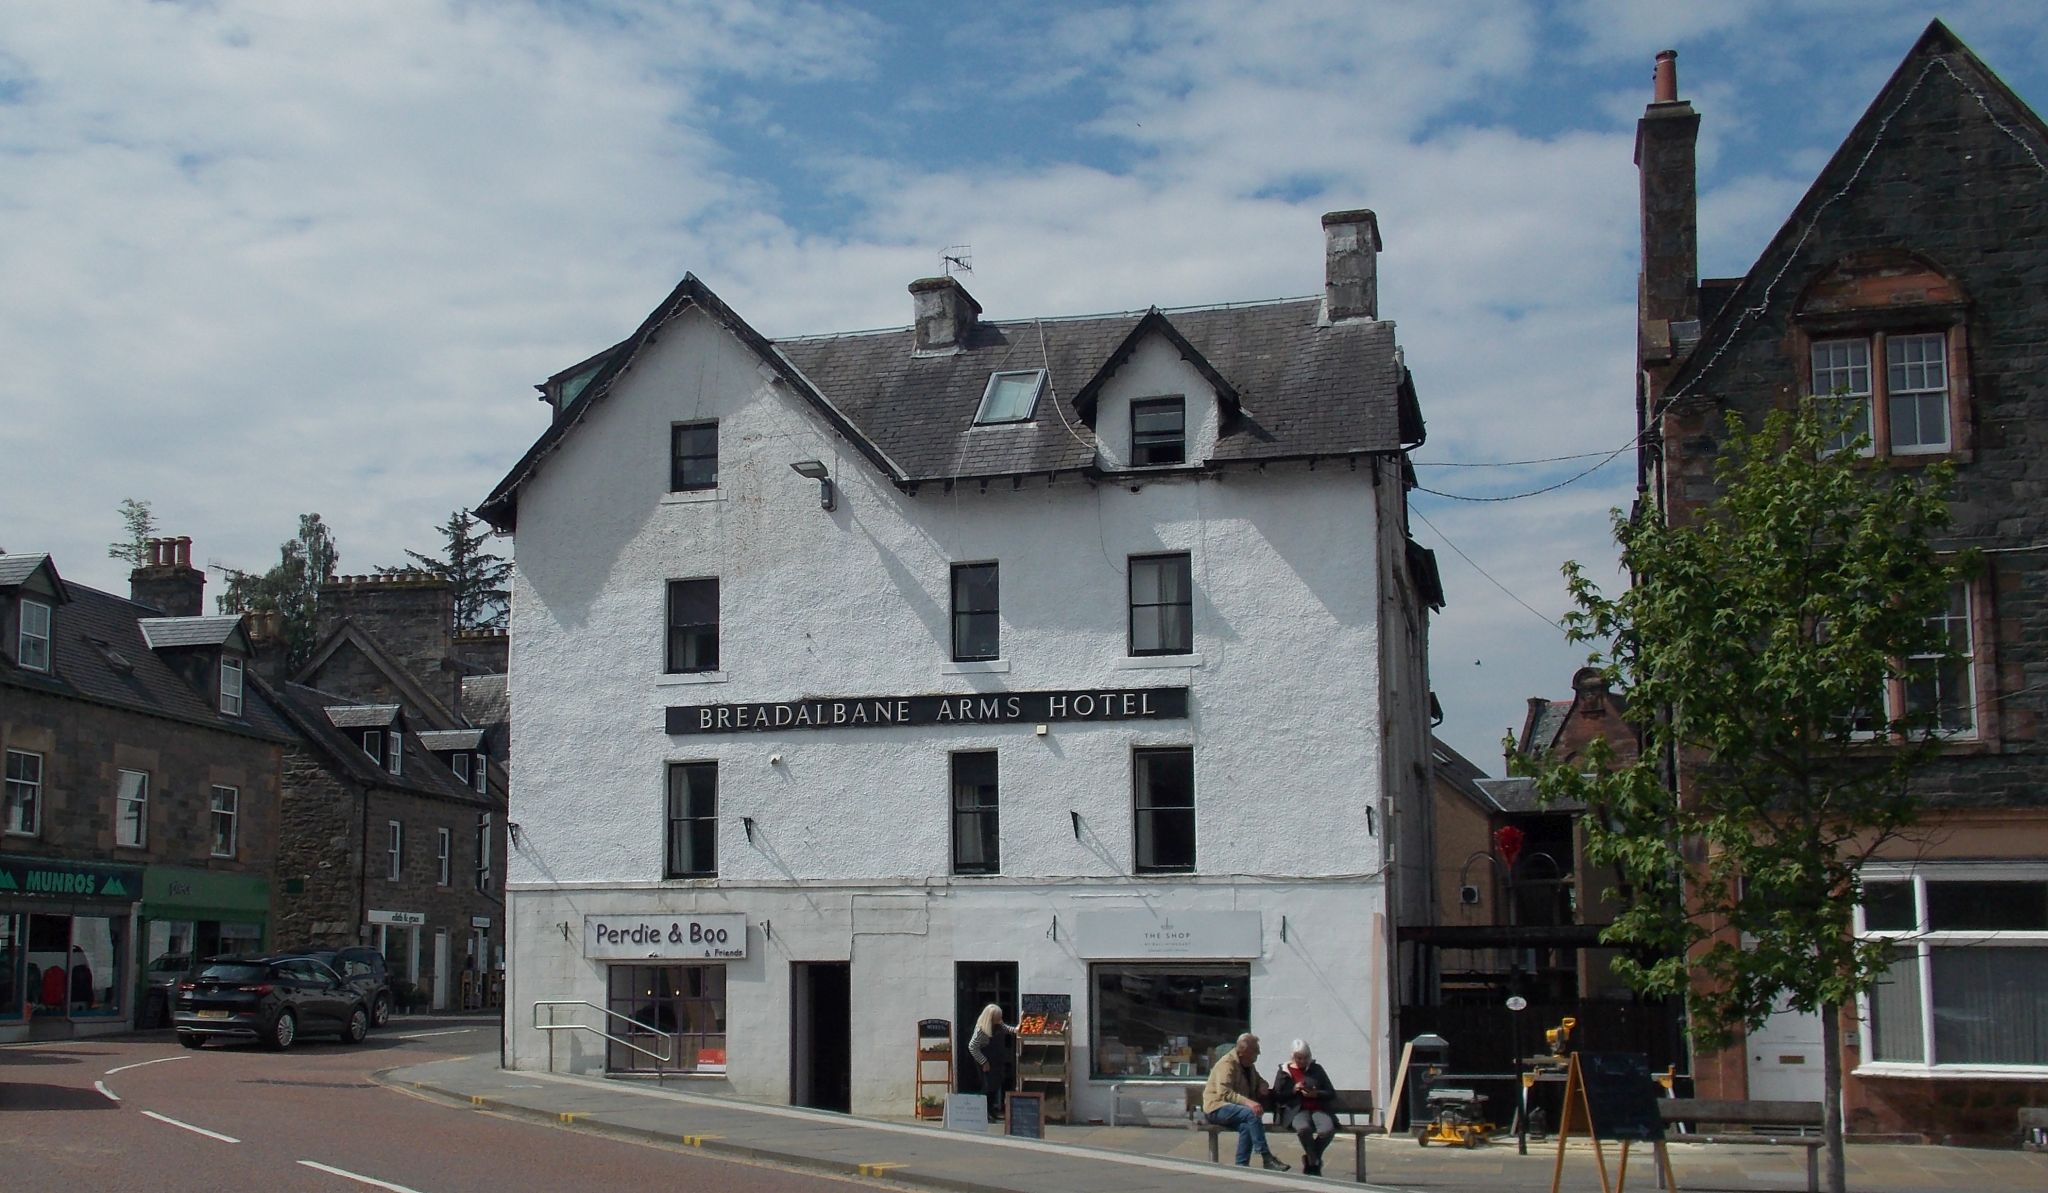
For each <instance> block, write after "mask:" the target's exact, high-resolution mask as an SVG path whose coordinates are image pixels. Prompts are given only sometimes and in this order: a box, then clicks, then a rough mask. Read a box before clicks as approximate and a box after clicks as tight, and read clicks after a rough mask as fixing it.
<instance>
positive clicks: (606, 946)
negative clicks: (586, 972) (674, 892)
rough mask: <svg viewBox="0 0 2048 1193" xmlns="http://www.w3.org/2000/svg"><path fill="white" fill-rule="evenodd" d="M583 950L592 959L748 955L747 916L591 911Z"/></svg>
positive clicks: (714, 958)
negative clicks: (615, 913) (635, 913)
mask: <svg viewBox="0 0 2048 1193" xmlns="http://www.w3.org/2000/svg"><path fill="white" fill-rule="evenodd" d="M583 955H584V956H585V957H588V958H590V959H591V960H593V961H639V960H644V959H647V958H657V959H661V960H670V959H675V960H690V961H736V960H739V959H741V958H743V957H745V956H746V955H747V917H746V916H744V915H631V914H625V915H587V916H584V917H583Z"/></svg>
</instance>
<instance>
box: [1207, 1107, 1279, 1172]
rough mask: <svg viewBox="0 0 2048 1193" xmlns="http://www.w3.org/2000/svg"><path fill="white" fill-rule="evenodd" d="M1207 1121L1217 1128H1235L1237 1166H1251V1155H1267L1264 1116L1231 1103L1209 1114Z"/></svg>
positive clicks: (1249, 1108)
mask: <svg viewBox="0 0 2048 1193" xmlns="http://www.w3.org/2000/svg"><path fill="white" fill-rule="evenodd" d="M1209 1121H1210V1122H1212V1123H1215V1124H1216V1125H1217V1126H1219V1127H1236V1128H1237V1165H1238V1167H1240V1168H1246V1167H1249V1166H1250V1165H1251V1162H1252V1153H1253V1152H1257V1153H1259V1154H1260V1155H1262V1156H1263V1155H1266V1154H1268V1149H1267V1147H1266V1123H1265V1116H1264V1114H1262V1113H1261V1112H1259V1111H1257V1110H1253V1109H1252V1108H1251V1107H1249V1106H1239V1105H1238V1104H1237V1103H1235V1102H1232V1103H1230V1104H1229V1105H1227V1106H1218V1107H1217V1108H1216V1109H1214V1110H1211V1111H1210V1112H1209Z"/></svg>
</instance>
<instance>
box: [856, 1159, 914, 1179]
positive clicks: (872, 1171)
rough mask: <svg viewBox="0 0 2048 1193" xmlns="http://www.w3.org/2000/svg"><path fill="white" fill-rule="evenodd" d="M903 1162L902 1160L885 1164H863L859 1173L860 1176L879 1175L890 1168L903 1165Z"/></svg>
mask: <svg viewBox="0 0 2048 1193" xmlns="http://www.w3.org/2000/svg"><path fill="white" fill-rule="evenodd" d="M903 1163H904V1162H896V1163H887V1164H863V1165H861V1166H860V1174H861V1175H862V1176H881V1175H882V1174H883V1173H885V1172H887V1171H889V1170H890V1169H891V1168H901V1167H903Z"/></svg>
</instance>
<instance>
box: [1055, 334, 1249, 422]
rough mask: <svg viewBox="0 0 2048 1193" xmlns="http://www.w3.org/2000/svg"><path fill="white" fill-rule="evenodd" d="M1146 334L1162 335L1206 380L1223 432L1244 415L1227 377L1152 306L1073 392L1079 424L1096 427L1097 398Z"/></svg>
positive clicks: (1235, 391) (1234, 390)
mask: <svg viewBox="0 0 2048 1193" xmlns="http://www.w3.org/2000/svg"><path fill="white" fill-rule="evenodd" d="M1148 335H1159V336H1164V337H1165V338H1166V342H1167V343H1169V344H1172V345H1173V347H1174V350H1175V351H1177V352H1179V353H1180V356H1181V359H1182V360H1185V361H1187V362H1188V363H1189V364H1191V365H1193V366H1194V367H1195V371H1196V372H1197V373H1200V374H1201V375H1202V380H1204V381H1207V382H1208V383H1209V385H1210V386H1211V387H1212V388H1214V389H1215V391H1216V404H1217V405H1218V406H1219V407H1221V408H1222V411H1223V425H1224V427H1225V428H1226V429H1227V428H1228V427H1229V425H1230V424H1231V423H1232V422H1235V421H1236V419H1237V418H1238V416H1239V415H1241V414H1242V413H1243V412H1244V407H1243V405H1242V404H1241V403H1240V402H1239V400H1238V395H1237V387H1236V386H1234V385H1232V384H1231V383H1230V380H1229V378H1227V377H1225V376H1224V375H1223V374H1222V373H1220V372H1217V371H1216V366H1214V365H1212V364H1210V363H1209V358H1208V357H1205V356H1203V355H1202V354H1201V352H1200V351H1199V350H1197V349H1196V348H1195V346H1194V345H1193V344H1190V343H1188V340H1187V337H1186V336H1184V335H1182V334H1180V329H1179V328H1178V327H1175V326H1174V325H1173V320H1171V319H1168V318H1167V317H1166V315H1165V314H1164V313H1163V312H1161V311H1160V309H1159V308H1158V307H1151V308H1149V309H1147V310H1146V312H1145V313H1144V315H1142V316H1141V317H1140V318H1139V319H1138V321H1137V323H1135V324H1134V325H1132V327H1131V330H1130V334H1128V335H1126V336H1125V337H1124V339H1123V342H1122V343H1120V344H1118V345H1117V346H1116V351H1114V352H1112V353H1110V354H1109V359H1107V360H1105V361H1103V362H1102V367H1101V368H1099V369H1097V370H1095V375H1094V376H1093V377H1090V378H1089V379H1088V383H1087V384H1086V385H1083V386H1082V387H1081V388H1080V389H1079V390H1077V391H1075V393H1074V398H1073V402H1074V412H1075V413H1076V414H1079V415H1080V416H1081V421H1082V422H1085V423H1087V424H1088V425H1089V426H1090V427H1093V426H1094V425H1095V399H1096V397H1097V396H1098V395H1099V394H1100V393H1101V392H1102V387H1103V386H1104V385H1106V384H1108V383H1109V379H1110V378H1111V377H1113V376H1115V375H1116V371H1117V370H1118V369H1120V368H1122V367H1123V365H1124V362H1125V361H1127V360H1129V359H1130V358H1131V353H1133V352H1136V351H1137V350H1138V345H1139V344H1140V343H1142V342H1143V341H1144V339H1145V337H1146V336H1148Z"/></svg>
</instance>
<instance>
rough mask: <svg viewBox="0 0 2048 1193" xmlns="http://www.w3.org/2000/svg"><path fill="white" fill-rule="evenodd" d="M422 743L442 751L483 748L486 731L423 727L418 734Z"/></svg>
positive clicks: (428, 747)
mask: <svg viewBox="0 0 2048 1193" xmlns="http://www.w3.org/2000/svg"><path fill="white" fill-rule="evenodd" d="M415 736H417V737H418V738H419V739H420V744H421V745H423V746H425V747H426V748H427V749H429V750H432V751H434V752H435V753H440V752H441V751H443V750H479V749H482V748H483V744H484V731H483V730H481V729H422V730H420V731H419V733H418V734H416V735H415Z"/></svg>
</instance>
